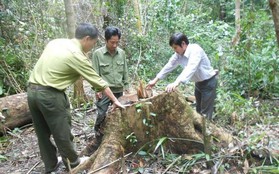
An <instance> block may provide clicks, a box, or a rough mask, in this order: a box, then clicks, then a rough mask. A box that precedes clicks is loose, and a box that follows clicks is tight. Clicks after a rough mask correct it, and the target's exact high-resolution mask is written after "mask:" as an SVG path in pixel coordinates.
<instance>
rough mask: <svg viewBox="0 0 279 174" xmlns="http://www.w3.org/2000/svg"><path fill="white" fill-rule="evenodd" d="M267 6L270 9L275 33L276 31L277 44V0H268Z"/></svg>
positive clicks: (278, 28) (278, 14)
mask: <svg viewBox="0 0 279 174" xmlns="http://www.w3.org/2000/svg"><path fill="white" fill-rule="evenodd" d="M269 7H270V9H271V11H272V16H273V21H274V26H275V33H276V38H277V43H278V46H279V0H269Z"/></svg>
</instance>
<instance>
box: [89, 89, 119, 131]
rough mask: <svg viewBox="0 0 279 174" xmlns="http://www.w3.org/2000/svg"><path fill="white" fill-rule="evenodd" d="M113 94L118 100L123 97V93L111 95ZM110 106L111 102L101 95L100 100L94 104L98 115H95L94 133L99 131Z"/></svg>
mask: <svg viewBox="0 0 279 174" xmlns="http://www.w3.org/2000/svg"><path fill="white" fill-rule="evenodd" d="M113 94H114V96H115V97H116V98H119V97H121V96H122V95H123V92H118V93H113ZM111 104H112V101H111V100H110V99H109V98H108V97H107V96H106V95H104V94H103V96H102V98H101V99H99V100H98V101H97V102H96V106H97V111H98V115H97V119H96V122H95V127H94V129H95V131H99V129H100V127H101V124H102V123H103V122H104V120H105V118H106V115H107V111H108V107H109V105H111Z"/></svg>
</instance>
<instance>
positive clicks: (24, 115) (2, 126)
mask: <svg viewBox="0 0 279 174" xmlns="http://www.w3.org/2000/svg"><path fill="white" fill-rule="evenodd" d="M0 114H1V118H0V134H4V133H5V132H6V131H7V130H11V129H14V128H16V127H20V126H22V125H26V124H28V123H31V122H32V118H31V113H30V111H29V107H28V104H27V94H26V93H19V94H15V95H10V96H7V97H2V98H0Z"/></svg>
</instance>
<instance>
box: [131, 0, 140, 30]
mask: <svg viewBox="0 0 279 174" xmlns="http://www.w3.org/2000/svg"><path fill="white" fill-rule="evenodd" d="M133 5H134V11H135V17H136V19H137V29H138V32H139V33H140V34H142V26H141V25H142V22H141V13H140V11H141V10H140V2H139V0H133Z"/></svg>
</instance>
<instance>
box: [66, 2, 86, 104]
mask: <svg viewBox="0 0 279 174" xmlns="http://www.w3.org/2000/svg"><path fill="white" fill-rule="evenodd" d="M64 5H65V13H66V18H67V30H68V37H69V38H74V37H75V30H76V27H75V25H76V16H75V12H74V8H73V3H72V0H64ZM74 99H75V104H76V105H75V106H76V107H78V106H80V105H81V104H82V103H85V102H86V101H87V98H86V96H85V92H84V88H83V80H82V77H80V78H79V80H77V81H76V82H75V83H74Z"/></svg>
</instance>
